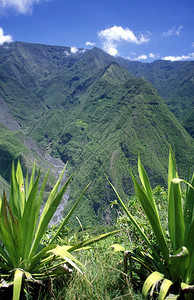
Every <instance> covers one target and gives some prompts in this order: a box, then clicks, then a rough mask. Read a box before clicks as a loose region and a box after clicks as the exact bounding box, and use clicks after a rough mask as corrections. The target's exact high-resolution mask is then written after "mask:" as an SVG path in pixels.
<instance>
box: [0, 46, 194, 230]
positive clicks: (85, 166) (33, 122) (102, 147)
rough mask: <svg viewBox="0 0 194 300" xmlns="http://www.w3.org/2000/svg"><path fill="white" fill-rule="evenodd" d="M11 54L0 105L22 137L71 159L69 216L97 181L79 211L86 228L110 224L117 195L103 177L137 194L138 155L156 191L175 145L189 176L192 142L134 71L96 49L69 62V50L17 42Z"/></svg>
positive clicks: (3, 64)
mask: <svg viewBox="0 0 194 300" xmlns="http://www.w3.org/2000/svg"><path fill="white" fill-rule="evenodd" d="M17 47H19V54H18V56H17V49H18V48H17ZM23 48H25V51H24V49H23ZM39 48H40V49H39ZM13 49H14V55H13ZM13 49H12V50H11V49H10V50H9V51H10V53H11V54H10V53H7V54H6V55H7V56H6V55H5V54H2V53H6V52H5V51H7V50H8V49H4V50H2V49H1V47H0V70H3V72H2V73H1V76H0V99H1V100H2V101H3V102H4V103H5V104H6V105H7V106H8V108H9V110H10V114H12V115H13V117H14V118H15V120H17V121H18V122H19V124H20V126H21V129H20V130H19V132H20V131H22V134H23V135H24V136H27V137H30V138H32V139H34V140H35V141H36V143H38V145H40V147H41V149H44V150H43V151H45V153H47V154H50V155H51V156H53V157H58V158H59V159H61V160H62V161H63V163H66V162H67V161H68V174H70V173H72V172H74V173H75V176H74V179H73V181H72V183H71V191H70V197H69V201H68V204H67V206H66V208H65V211H67V210H68V208H69V207H71V206H72V204H73V203H74V201H75V200H76V197H77V196H78V195H79V194H80V193H81V192H82V190H83V189H84V188H85V186H86V185H87V184H88V182H90V181H91V180H92V184H91V186H90V188H89V190H88V192H87V193H86V195H85V196H84V199H85V202H84V204H83V206H82V207H81V208H80V209H79V217H80V220H81V222H83V224H84V225H88V224H93V225H95V224H96V222H99V221H100V222H103V223H106V224H108V223H110V222H113V219H114V214H116V211H114V210H113V211H112V212H111V213H110V207H109V205H110V203H111V201H112V200H114V194H113V192H112V191H111V189H110V187H109V186H108V183H107V181H106V179H105V177H104V173H106V174H107V175H108V176H109V177H110V180H111V181H112V182H113V183H114V184H115V186H116V187H117V188H118V191H119V193H120V194H121V195H122V196H123V197H124V198H128V197H129V196H130V195H131V194H132V193H133V189H132V180H131V178H130V176H129V165H131V166H132V167H133V168H134V173H136V172H137V170H136V164H137V156H138V153H140V155H141V158H142V161H144V164H145V168H146V170H147V172H148V174H149V176H151V178H152V179H151V182H152V184H153V185H154V186H155V185H157V184H161V185H165V178H166V176H167V170H166V167H165V166H167V156H168V150H169V147H170V146H171V147H172V148H173V149H174V150H175V151H176V157H177V162H178V164H179V166H180V172H179V173H180V174H181V173H182V174H183V173H185V172H186V166H187V165H189V161H190V158H191V153H192V152H193V149H194V144H193V139H192V138H191V136H190V135H189V133H188V132H187V131H186V130H185V129H184V128H183V127H182V125H181V124H180V123H179V121H178V120H177V119H176V118H175V116H174V114H173V113H172V112H171V111H170V110H169V108H168V106H167V104H166V103H165V102H164V100H163V99H162V98H161V96H160V95H159V93H158V91H157V90H156V88H155V87H154V86H153V85H152V84H151V83H150V82H148V81H147V80H146V79H145V78H139V77H136V76H135V74H134V70H132V71H131V72H129V71H128V68H129V67H124V66H122V64H121V63H119V61H118V59H116V58H114V57H111V56H110V55H108V54H107V53H105V52H104V51H103V50H101V49H98V48H93V49H92V50H88V51H85V52H83V51H82V50H79V49H78V53H77V54H71V55H67V54H66V55H65V56H61V55H60V54H61V51H70V48H67V47H61V46H59V47H55V46H53V47H52V46H44V45H40V46H39V45H37V44H36V45H31V44H30V45H26V44H25V45H23V44H22V43H19V44H17V45H16V47H15V48H13ZM38 49H39V50H38ZM31 51H32V53H31ZM79 51H80V53H79ZM81 51H82V52H81ZM43 53H44V55H43ZM68 53H70V52H68ZM24 54H25V57H24V58H26V57H28V59H29V58H30V57H33V59H32V61H30V60H29V61H28V62H26V61H25V59H24V58H22V57H21V56H22V55H24ZM35 54H36V55H35ZM10 55H12V59H11V60H10ZM23 59H24V60H23ZM41 59H42V61H41ZM10 61H11V62H10ZM22 61H23V62H24V63H23V64H22ZM40 61H41V63H40V65H39V62H40ZM13 62H14V63H15V65H12V64H13ZM30 63H32V68H31V69H32V72H31V73H30ZM140 66H141V65H140ZM17 68H18V69H17ZM134 68H135V65H134ZM16 69H17V72H16ZM39 69H41V70H40V73H39V74H36V72H35V70H36V71H37V70H39ZM37 72H38V71H37ZM148 73H149V74H150V71H149V72H148ZM19 75H20V76H19ZM31 77H33V79H32V80H31ZM181 80H182V79H181ZM26 81H27V83H26V84H25V82H26ZM28 81H29V82H28ZM2 132H3V131H2ZM4 137H5V135H4ZM0 141H1V139H0ZM18 143H19V142H18ZM16 156H17V155H16ZM2 159H3V158H2Z"/></svg>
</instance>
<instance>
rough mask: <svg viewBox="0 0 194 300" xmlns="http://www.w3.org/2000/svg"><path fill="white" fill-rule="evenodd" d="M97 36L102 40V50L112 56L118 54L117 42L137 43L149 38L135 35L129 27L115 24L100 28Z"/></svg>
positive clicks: (144, 41)
mask: <svg viewBox="0 0 194 300" xmlns="http://www.w3.org/2000/svg"><path fill="white" fill-rule="evenodd" d="M98 36H99V38H100V39H101V40H102V44H103V48H104V50H105V51H106V52H108V53H109V54H110V55H113V56H115V55H117V54H118V49H117V48H118V46H119V43H121V42H122V41H125V42H129V43H135V44H137V45H140V44H142V43H146V42H148V41H149V39H148V38H147V37H146V36H144V35H140V37H137V36H136V35H135V34H134V33H133V31H131V30H130V29H129V28H123V27H121V26H116V25H115V26H113V27H111V28H107V29H105V30H101V31H100V32H98Z"/></svg>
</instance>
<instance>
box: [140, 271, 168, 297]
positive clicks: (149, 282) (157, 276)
mask: <svg viewBox="0 0 194 300" xmlns="http://www.w3.org/2000/svg"><path fill="white" fill-rule="evenodd" d="M163 278H164V274H162V273H159V272H157V271H155V272H153V273H152V274H151V275H149V276H148V278H147V279H146V281H145V282H144V285H143V289H142V294H143V296H144V297H147V295H148V293H149V290H150V289H151V288H152V286H155V284H156V283H157V282H158V281H159V280H161V279H163Z"/></svg>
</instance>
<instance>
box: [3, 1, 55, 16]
mask: <svg viewBox="0 0 194 300" xmlns="http://www.w3.org/2000/svg"><path fill="white" fill-rule="evenodd" d="M42 1H49V0H0V9H1V10H7V9H10V8H11V9H14V10H15V11H17V12H18V13H21V14H26V13H30V12H32V6H33V4H35V3H40V2H42Z"/></svg>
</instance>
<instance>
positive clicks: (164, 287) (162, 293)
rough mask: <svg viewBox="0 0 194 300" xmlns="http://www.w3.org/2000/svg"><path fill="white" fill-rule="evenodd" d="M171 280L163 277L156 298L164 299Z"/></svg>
mask: <svg viewBox="0 0 194 300" xmlns="http://www.w3.org/2000/svg"><path fill="white" fill-rule="evenodd" d="M172 284H173V282H172V281H171V280H169V279H164V280H163V282H162V284H161V287H160V293H159V298H158V300H164V299H165V297H166V295H167V293H168V291H169V289H170V287H171V285H172Z"/></svg>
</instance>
